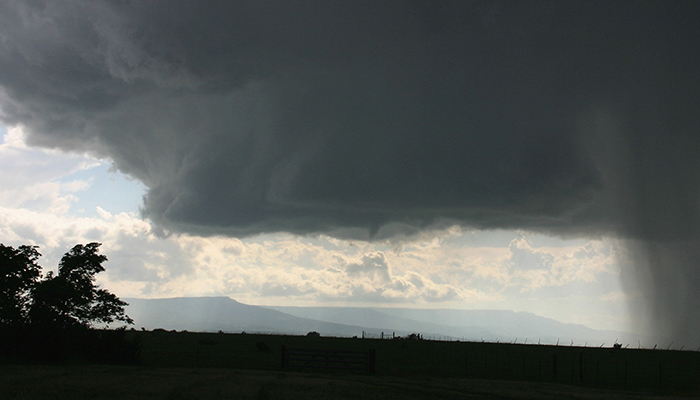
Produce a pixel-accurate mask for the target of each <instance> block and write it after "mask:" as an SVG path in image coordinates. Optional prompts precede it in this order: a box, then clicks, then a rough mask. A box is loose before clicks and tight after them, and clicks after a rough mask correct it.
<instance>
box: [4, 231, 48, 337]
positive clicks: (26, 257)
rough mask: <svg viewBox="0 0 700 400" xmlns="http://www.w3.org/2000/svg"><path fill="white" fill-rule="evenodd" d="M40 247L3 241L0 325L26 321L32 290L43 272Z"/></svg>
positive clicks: (17, 323) (12, 324) (18, 323)
mask: <svg viewBox="0 0 700 400" xmlns="http://www.w3.org/2000/svg"><path fill="white" fill-rule="evenodd" d="M37 248H38V247H37V246H19V248H17V249H15V248H14V247H11V246H5V245H4V244H0V326H5V327H6V326H18V325H23V324H25V323H26V322H27V321H26V317H27V313H28V312H29V306H30V304H31V296H30V295H31V290H32V289H33V288H34V286H35V285H36V283H37V282H38V280H39V277H40V275H41V267H40V266H39V265H38V264H37V260H38V259H39V257H40V256H41V254H40V253H39V251H38V250H37Z"/></svg>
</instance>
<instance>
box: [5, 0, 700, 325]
mask: <svg viewBox="0 0 700 400" xmlns="http://www.w3.org/2000/svg"><path fill="white" fill-rule="evenodd" d="M699 7H700V5H698V3H696V2H683V1H678V2H673V3H664V2H645V3H644V4H640V5H630V4H629V3H627V2H622V1H587V2H579V3H570V2H558V1H551V2H550V1H542V2H537V3H531V2H510V3H508V4H503V3H500V2H498V1H475V2H457V1H455V2H452V1H445V2H438V3H432V2H422V1H402V2H392V1H372V2H349V3H336V2H323V1H300V2H293V3H290V2H286V1H271V2H259V1H252V0H251V1H246V0H244V1H237V2H233V3H219V4H216V5H213V4H211V3H208V2H184V1H183V2H178V1H175V2H170V1H168V2H165V1H151V2H140V3H132V2H111V1H93V2H71V1H62V0H52V1H35V2H21V1H7V2H3V3H2V5H0V38H1V40H0V71H2V72H0V119H1V120H2V121H3V122H4V123H5V124H7V125H21V126H22V127H23V129H24V131H25V133H26V135H27V139H28V141H29V142H30V143H31V144H33V145H38V146H44V147H53V148H59V149H62V150H68V151H75V152H88V153H90V154H93V155H96V156H99V157H107V158H110V159H111V160H113V161H114V163H115V166H116V167H117V168H118V169H119V170H121V171H122V172H124V173H126V174H129V175H131V176H133V177H135V178H137V179H139V180H140V181H141V182H143V183H144V184H145V186H146V187H147V193H146V196H145V198H144V204H143V213H144V216H145V217H147V218H148V219H150V220H151V221H152V222H153V223H154V226H156V227H157V228H158V229H160V230H161V231H162V232H163V233H168V232H179V233H183V232H184V233H189V234H195V235H214V234H220V235H228V236H237V237H241V236H248V235H254V234H259V233H265V232H280V231H283V232H291V233H297V234H318V233H326V234H329V235H333V236H337V237H353V238H360V239H382V238H389V237H397V236H401V235H407V234H409V235H410V234H415V233H418V232H420V231H422V230H424V229H427V228H431V229H433V228H440V227H445V226H449V225H453V224H458V225H462V226H471V227H476V228H484V229H487V228H520V229H529V230H538V231H542V232H548V233H555V234H562V235H579V236H580V235H612V236H620V237H625V238H631V239H632V240H637V241H639V242H640V243H642V245H641V248H642V249H643V250H640V251H637V252H635V256H636V257H637V263H636V264H639V265H647V264H649V265H651V264H655V265H657V266H651V267H650V268H652V269H653V270H654V271H655V272H654V273H640V274H639V275H638V276H637V279H640V280H641V281H643V282H642V283H643V286H645V287H647V288H648V290H646V291H647V292H648V293H649V294H650V295H652V296H653V299H660V298H661V297H663V296H664V295H666V294H669V293H675V292H674V290H675V289H676V288H677V287H676V286H674V283H673V282H677V281H683V282H691V284H690V285H689V287H696V286H698V285H700V273H699V272H698V269H699V268H698V267H699V266H698V261H697V260H696V259H695V258H693V257H691V256H692V255H694V254H695V253H694V250H693V249H694V248H697V247H698V243H699V242H700V241H699V240H698V237H699V236H700V207H699V206H698V204H700V191H698V189H697V188H698V187H700V157H697V154H700V141H698V140H697V132H698V130H699V129H700V114H698V113H697V110H698V109H700V104H699V103H700V97H698V96H697V93H698V92H700V90H699V89H700V87H698V86H699V85H700V81H698V80H697V79H696V74H697V46H698V44H699V43H698V37H697V35H696V34H695V32H696V24H697V21H696V20H695V16H696V15H698V12H699V11H700V10H699V9H698V8H699ZM667 243H671V244H667ZM657 259H662V260H664V262H662V263H654V262H653V261H654V260H657ZM667 260H678V261H679V262H680V261H682V262H680V263H672V265H671V264H669V263H670V261H669V262H667ZM667 264H668V265H667ZM641 269H643V268H640V270H641ZM680 290H681V291H682V293H683V294H681V295H677V296H673V298H674V299H676V300H659V302H656V303H655V304H657V305H659V304H660V305H661V306H659V307H660V308H663V309H665V310H667V309H669V308H670V309H681V308H683V309H685V308H691V309H700V308H699V307H698V306H700V301H698V300H697V297H693V296H692V291H691V290H690V289H687V288H686V289H684V288H683V287H681V288H680ZM653 301H656V300H653ZM688 303H689V304H688ZM667 312H668V311H667ZM656 313H657V314H658V313H659V311H657V312H656ZM672 314H673V316H672V317H669V318H667V319H668V320H670V321H672V322H669V323H668V326H669V328H668V332H669V334H671V335H678V336H682V335H686V334H689V332H691V331H692V329H690V328H698V329H700V326H698V325H697V324H700V322H695V323H689V322H684V321H685V320H684V318H685V316H684V315H683V314H679V313H672ZM676 316H677V317H676ZM693 320H694V321H700V318H694V319H693ZM674 321H675V322H674ZM693 324H695V325H693ZM675 327H678V328H675ZM698 329H695V330H698ZM676 331H677V332H676Z"/></svg>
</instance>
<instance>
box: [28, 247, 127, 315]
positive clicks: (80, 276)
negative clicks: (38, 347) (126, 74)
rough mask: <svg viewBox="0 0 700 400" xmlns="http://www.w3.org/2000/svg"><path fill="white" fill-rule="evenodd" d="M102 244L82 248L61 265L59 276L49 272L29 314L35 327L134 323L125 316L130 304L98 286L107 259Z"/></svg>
mask: <svg viewBox="0 0 700 400" xmlns="http://www.w3.org/2000/svg"><path fill="white" fill-rule="evenodd" d="M100 245H101V243H95V242H93V243H89V244H87V245H81V244H78V245H76V246H74V247H73V248H72V249H71V250H70V251H69V252H67V253H66V254H65V255H64V256H63V258H61V262H60V263H59V265H58V274H55V275H54V274H53V273H52V272H49V273H48V274H47V276H46V278H44V279H43V280H41V281H40V282H38V283H37V284H36V285H35V286H34V290H33V292H32V298H33V304H32V307H31V310H30V313H29V317H30V320H31V323H32V324H40V325H44V326H48V327H53V328H62V329H65V328H70V327H90V326H91V325H92V324H93V323H106V324H109V323H111V322H114V321H122V322H126V323H127V324H132V323H133V320H132V319H131V318H129V317H128V316H127V315H126V314H125V312H124V306H126V305H128V304H127V303H126V302H124V301H122V300H120V299H119V298H118V297H117V296H115V295H114V294H112V293H110V292H109V291H108V290H106V289H100V288H99V287H98V286H97V285H96V284H95V275H96V274H98V273H100V272H102V271H104V267H103V266H102V263H104V262H105V261H107V257H106V256H104V255H102V254H99V252H98V251H99V247H100Z"/></svg>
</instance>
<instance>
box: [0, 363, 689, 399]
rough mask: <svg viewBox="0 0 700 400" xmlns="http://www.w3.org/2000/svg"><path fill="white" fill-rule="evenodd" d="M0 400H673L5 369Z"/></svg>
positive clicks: (432, 381) (365, 382)
mask: <svg viewBox="0 0 700 400" xmlns="http://www.w3.org/2000/svg"><path fill="white" fill-rule="evenodd" d="M0 371H1V373H2V376H1V377H0V398H2V399H8V400H14V399H17V400H19V399H22V400H30V399H31V400H34V399H37V400H39V399H41V400H54V399H55V400H71V399H76V400H78V399H80V400H82V399H86V400H87V399H91V400H93V399H94V400H102V399H105V400H106V399H133V400H140V399H143V400H146V399H164V400H180V399H183V400H184V399H202V400H209V399H212V400H213V399H241V400H245V399H250V400H288V399H327V400H336V399H363V400H374V399H377V400H379V399H382V400H394V399H396V400H418V399H544V400H546V399H581V400H584V399H601V400H605V399H658V400H662V399H672V398H678V396H677V395H674V396H670V395H667V396H658V395H653V394H649V393H635V392H631V391H615V390H609V389H595V388H586V387H576V386H570V385H558V384H552V383H533V382H506V381H497V380H483V379H457V378H432V377H422V378H417V377H412V378H401V377H391V376H358V375H347V374H344V375H337V374H336V375H329V374H324V373H301V372H281V371H250V370H236V369H227V368H165V367H121V366H95V365H82V366H81V365H73V366H14V367H9V366H2V367H0Z"/></svg>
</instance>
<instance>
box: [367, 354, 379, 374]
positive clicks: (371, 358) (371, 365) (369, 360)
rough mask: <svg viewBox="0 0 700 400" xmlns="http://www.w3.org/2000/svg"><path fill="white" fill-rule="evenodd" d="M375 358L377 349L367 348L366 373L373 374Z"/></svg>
mask: <svg viewBox="0 0 700 400" xmlns="http://www.w3.org/2000/svg"><path fill="white" fill-rule="evenodd" d="M376 360H377V351H376V350H375V349H369V350H367V373H369V374H374V372H375V365H376Z"/></svg>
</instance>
